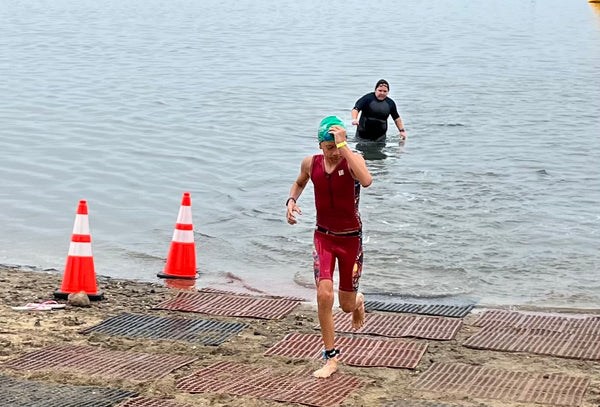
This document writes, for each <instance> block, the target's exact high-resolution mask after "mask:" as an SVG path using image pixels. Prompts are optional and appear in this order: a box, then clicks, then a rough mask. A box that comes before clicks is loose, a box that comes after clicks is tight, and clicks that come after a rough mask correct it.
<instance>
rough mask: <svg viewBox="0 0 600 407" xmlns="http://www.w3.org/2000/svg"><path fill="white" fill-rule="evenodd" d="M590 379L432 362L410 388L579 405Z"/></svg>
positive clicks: (552, 403) (557, 404) (525, 401)
mask: <svg viewBox="0 0 600 407" xmlns="http://www.w3.org/2000/svg"><path fill="white" fill-rule="evenodd" d="M589 384H590V379H589V378H584V377H573V376H564V375H558V374H532V373H524V372H513V371H507V370H500V369H489V368H484V367H481V366H471V365H465V364H459V363H452V364H451V363H434V364H433V365H431V367H430V368H429V369H428V370H427V371H426V372H425V373H424V374H422V375H421V377H420V378H419V379H418V380H417V381H416V382H415V383H413V387H416V388H418V389H422V390H429V391H433V392H448V393H454V394H459V395H464V396H470V397H474V398H484V399H485V398H487V399H498V400H502V401H505V402H518V403H540V404H551V405H554V406H579V405H580V404H581V402H582V401H583V395H584V393H585V390H586V389H587V387H588V385H589Z"/></svg>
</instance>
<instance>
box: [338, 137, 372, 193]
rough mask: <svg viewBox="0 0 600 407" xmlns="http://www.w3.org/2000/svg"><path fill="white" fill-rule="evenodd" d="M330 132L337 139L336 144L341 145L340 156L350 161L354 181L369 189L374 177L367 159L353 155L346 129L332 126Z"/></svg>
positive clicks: (349, 166) (349, 165)
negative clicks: (347, 142) (366, 161)
mask: <svg viewBox="0 0 600 407" xmlns="http://www.w3.org/2000/svg"><path fill="white" fill-rule="evenodd" d="M329 132H330V133H331V134H333V136H334V137H335V144H337V145H340V143H341V144H343V145H341V146H339V147H338V149H339V150H340V154H342V156H343V157H344V158H345V159H346V161H348V168H350V171H351V172H352V175H353V176H354V179H356V180H358V182H360V185H362V186H363V187H365V188H366V187H368V186H369V185H371V183H372V182H373V177H372V176H371V173H370V172H369V170H368V169H367V164H366V163H365V159H364V158H363V157H362V156H361V155H360V154H356V153H353V152H352V150H350V147H348V144H346V129H344V128H343V127H342V126H331V127H330V128H329Z"/></svg>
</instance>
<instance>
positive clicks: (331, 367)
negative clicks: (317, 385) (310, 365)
mask: <svg viewBox="0 0 600 407" xmlns="http://www.w3.org/2000/svg"><path fill="white" fill-rule="evenodd" d="M337 364H338V362H337V358H331V359H327V363H326V364H325V366H323V367H322V368H320V369H319V370H315V371H314V372H313V376H314V377H321V378H325V377H329V376H331V375H332V374H334V373H335V372H336V371H337Z"/></svg>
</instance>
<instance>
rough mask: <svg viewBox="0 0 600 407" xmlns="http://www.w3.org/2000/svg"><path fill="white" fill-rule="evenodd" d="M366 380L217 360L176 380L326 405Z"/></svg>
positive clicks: (201, 389) (205, 388)
mask: <svg viewBox="0 0 600 407" xmlns="http://www.w3.org/2000/svg"><path fill="white" fill-rule="evenodd" d="M364 384H365V381H363V380H361V379H359V378H356V377H352V376H346V375H343V374H338V373H336V374H334V375H333V376H331V377H329V378H328V379H327V380H323V379H318V378H316V377H313V376H312V373H311V372H310V371H302V372H288V373H284V374H282V373H275V372H273V371H272V369H270V368H268V367H254V366H250V365H244V364H241V363H233V362H219V363H216V364H214V365H211V366H209V367H207V368H205V369H202V370H200V371H198V372H196V373H194V374H192V375H191V376H188V377H184V378H182V379H179V380H178V381H177V388H178V389H179V390H182V391H184V392H188V393H228V394H234V395H238V396H251V397H256V398H259V399H268V400H276V401H281V402H290V403H300V404H305V405H309V406H317V407H329V406H337V405H339V404H341V403H342V402H343V401H344V400H346V398H348V396H349V395H350V394H351V393H352V392H353V391H354V390H356V389H358V388H361V387H362V386H364Z"/></svg>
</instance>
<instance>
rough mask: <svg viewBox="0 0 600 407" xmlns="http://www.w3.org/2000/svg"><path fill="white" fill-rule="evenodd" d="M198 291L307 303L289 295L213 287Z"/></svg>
mask: <svg viewBox="0 0 600 407" xmlns="http://www.w3.org/2000/svg"><path fill="white" fill-rule="evenodd" d="M198 291H199V292H202V293H214V294H232V295H244V296H246V297H261V298H280V299H284V300H291V301H300V302H304V301H306V299H304V298H300V297H291V296H287V295H272V294H247V293H236V292H233V291H225V290H219V289H218V288H211V287H204V288H199V289H198Z"/></svg>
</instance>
